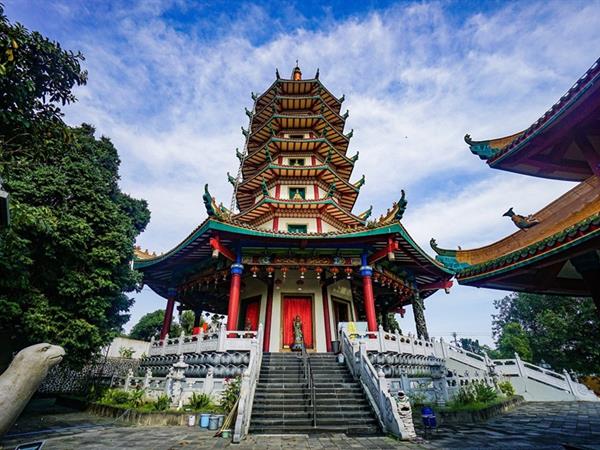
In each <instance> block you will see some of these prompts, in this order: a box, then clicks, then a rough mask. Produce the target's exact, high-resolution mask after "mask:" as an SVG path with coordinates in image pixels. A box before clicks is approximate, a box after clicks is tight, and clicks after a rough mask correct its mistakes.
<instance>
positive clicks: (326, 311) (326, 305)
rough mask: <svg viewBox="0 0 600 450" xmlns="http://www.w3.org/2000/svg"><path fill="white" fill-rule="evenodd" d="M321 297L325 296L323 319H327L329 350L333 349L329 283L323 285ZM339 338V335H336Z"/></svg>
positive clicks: (326, 336)
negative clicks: (328, 292) (328, 293)
mask: <svg viewBox="0 0 600 450" xmlns="http://www.w3.org/2000/svg"><path fill="white" fill-rule="evenodd" d="M321 297H322V298H323V319H324V320H325V345H326V346H327V351H328V352H330V351H331V320H329V296H328V295H327V284H326V283H323V285H322V286H321ZM336 340H337V336H336Z"/></svg>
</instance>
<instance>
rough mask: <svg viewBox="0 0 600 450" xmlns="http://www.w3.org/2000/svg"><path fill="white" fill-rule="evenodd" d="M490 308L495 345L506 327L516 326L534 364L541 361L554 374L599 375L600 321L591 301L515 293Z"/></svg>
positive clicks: (587, 299)
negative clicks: (569, 371) (493, 309)
mask: <svg viewBox="0 0 600 450" xmlns="http://www.w3.org/2000/svg"><path fill="white" fill-rule="evenodd" d="M494 305H495V307H496V310H497V314H496V315H494V316H493V319H494V320H493V331H494V336H495V337H496V339H497V343H498V344H499V338H500V337H501V336H502V333H503V330H504V328H505V327H506V325H507V324H509V323H513V322H514V323H518V324H519V325H520V326H521V327H522V329H523V330H524V331H525V333H526V334H527V337H528V340H529V344H530V347H531V352H532V361H533V362H534V363H540V362H541V361H542V360H544V361H545V362H547V363H549V364H550V365H551V366H552V367H553V369H554V370H562V369H574V370H576V371H578V372H580V373H584V374H593V373H599V372H600V346H599V345H598V342H599V341H600V321H599V320H598V318H597V316H596V314H595V309H594V303H593V302H592V300H591V299H589V298H577V297H564V296H557V295H535V294H525V293H515V294H511V295H508V296H506V297H504V298H502V299H499V300H496V301H495V302H494ZM498 346H499V345H498Z"/></svg>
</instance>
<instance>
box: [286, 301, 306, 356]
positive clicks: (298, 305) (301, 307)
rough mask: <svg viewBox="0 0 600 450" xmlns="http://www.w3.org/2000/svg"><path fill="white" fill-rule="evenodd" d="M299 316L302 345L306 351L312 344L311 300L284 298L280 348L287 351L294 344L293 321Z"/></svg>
mask: <svg viewBox="0 0 600 450" xmlns="http://www.w3.org/2000/svg"><path fill="white" fill-rule="evenodd" d="M296 316H300V320H301V321H302V333H303V334H304V345H305V346H306V348H307V349H312V348H314V344H313V299H312V297H309V296H297V295H294V296H284V297H283V308H282V315H281V329H282V335H283V336H282V338H283V339H282V340H281V343H282V348H283V349H284V350H288V349H289V348H290V346H291V345H292V344H293V343H294V319H295V318H296Z"/></svg>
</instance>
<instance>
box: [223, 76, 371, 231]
mask: <svg viewBox="0 0 600 450" xmlns="http://www.w3.org/2000/svg"><path fill="white" fill-rule="evenodd" d="M292 77H293V79H292V80H281V78H278V80H277V81H276V82H275V84H274V85H272V86H271V88H269V90H267V92H266V93H265V94H263V95H261V96H260V97H256V96H254V95H253V98H255V99H256V103H255V105H254V108H253V111H252V112H250V111H247V114H248V116H249V117H250V126H249V131H244V134H245V136H246V138H247V142H246V153H245V154H242V153H238V156H239V158H240V163H241V175H242V177H241V179H236V178H233V177H231V176H230V178H229V180H230V181H231V182H232V184H233V185H234V189H235V193H236V201H237V206H238V209H239V210H240V212H239V213H238V214H237V215H235V216H234V219H235V220H237V221H241V222H248V223H251V224H253V225H257V224H262V225H264V226H265V227H274V229H275V230H276V231H278V228H277V227H278V225H280V224H281V225H282V226H283V225H284V222H285V221H281V222H278V220H277V219H278V218H301V219H307V220H306V221H304V220H302V221H300V222H298V223H294V224H291V225H286V226H291V227H292V228H293V229H301V230H302V229H307V231H308V229H309V228H310V229H316V230H319V231H330V230H331V229H339V228H340V227H341V228H348V227H354V226H361V225H364V224H365V219H364V218H360V217H358V216H355V215H354V214H352V212H351V211H352V208H353V207H354V204H355V203H356V199H357V197H358V193H359V190H360V187H361V186H362V185H363V184H364V176H363V177H362V178H361V179H359V180H358V181H356V182H354V183H352V182H350V176H351V175H352V171H353V169H354V163H355V161H356V158H353V159H350V158H348V157H347V156H346V151H347V148H348V143H349V141H350V138H351V137H352V132H350V133H348V134H344V125H345V120H346V117H347V116H348V114H347V113H346V114H344V115H343V116H341V115H340V114H339V110H340V105H341V102H340V101H339V100H337V99H336V98H335V97H333V96H332V95H331V94H330V93H328V91H326V90H325V89H324V88H323V87H322V85H321V83H320V82H319V81H317V80H312V81H309V82H306V81H303V80H302V79H301V78H302V75H301V72H300V69H299V68H295V69H294V73H293V75H292ZM323 221H324V222H325V223H326V224H327V225H328V226H325V227H324V226H323ZM286 224H287V222H286ZM313 225H314V226H313Z"/></svg>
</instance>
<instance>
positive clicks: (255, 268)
mask: <svg viewBox="0 0 600 450" xmlns="http://www.w3.org/2000/svg"><path fill="white" fill-rule="evenodd" d="M258 271H259V268H258V267H257V266H252V267H251V268H250V272H252V278H256V274H257V273H258Z"/></svg>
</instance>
